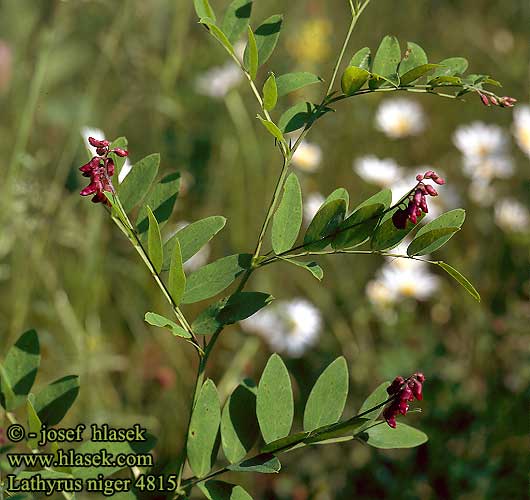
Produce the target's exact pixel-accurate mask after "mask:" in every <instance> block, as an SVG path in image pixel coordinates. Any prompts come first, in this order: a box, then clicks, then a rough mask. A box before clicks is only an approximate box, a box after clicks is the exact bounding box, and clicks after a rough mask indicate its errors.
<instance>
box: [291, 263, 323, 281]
mask: <svg viewBox="0 0 530 500" xmlns="http://www.w3.org/2000/svg"><path fill="white" fill-rule="evenodd" d="M282 260H283V261H284V262H289V263H290V264H294V265H295V266H298V267H301V268H303V269H305V270H307V271H309V272H310V273H311V274H312V275H313V276H314V277H315V278H316V279H317V280H318V281H322V278H323V277H324V271H323V270H322V268H321V267H320V266H319V265H318V264H317V263H316V262H302V261H300V260H295V259H285V258H283V259H282Z"/></svg>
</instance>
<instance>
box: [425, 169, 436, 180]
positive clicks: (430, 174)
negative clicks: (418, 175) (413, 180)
mask: <svg viewBox="0 0 530 500" xmlns="http://www.w3.org/2000/svg"><path fill="white" fill-rule="evenodd" d="M433 175H435V172H434V170H427V172H425V173H424V174H423V176H424V177H425V178H426V179H430V178H431V177H432V176H433Z"/></svg>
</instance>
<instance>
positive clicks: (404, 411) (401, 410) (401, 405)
mask: <svg viewBox="0 0 530 500" xmlns="http://www.w3.org/2000/svg"><path fill="white" fill-rule="evenodd" d="M398 409H399V413H401V415H406V414H407V411H409V405H408V403H407V402H406V401H400V402H399V404H398Z"/></svg>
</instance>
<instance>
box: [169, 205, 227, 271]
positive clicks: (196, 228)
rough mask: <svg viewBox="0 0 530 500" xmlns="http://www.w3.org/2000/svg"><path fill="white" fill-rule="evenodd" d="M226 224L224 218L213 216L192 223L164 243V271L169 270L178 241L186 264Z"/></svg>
mask: <svg viewBox="0 0 530 500" xmlns="http://www.w3.org/2000/svg"><path fill="white" fill-rule="evenodd" d="M225 224H226V219H225V218H224V217H221V216H219V215H213V216H210V217H206V218H205V219H200V220H198V221H195V222H192V223H191V224H188V225H187V226H186V227H184V228H182V229H180V230H179V231H177V232H176V233H175V234H174V235H173V236H171V238H169V239H168V240H167V241H166V242H165V243H164V265H163V267H162V269H163V270H167V269H169V263H170V260H171V256H172V255H173V249H174V248H175V242H176V241H177V240H178V241H179V243H180V252H181V254H182V262H186V261H187V260H189V259H191V257H193V256H194V255H195V254H196V253H197V252H198V251H199V250H200V249H201V248H202V247H203V246H204V245H206V243H208V242H209V241H210V240H211V239H212V238H213V237H214V236H215V235H216V234H217V233H218V232H219V231H220V230H221V229H223V227H224V226H225Z"/></svg>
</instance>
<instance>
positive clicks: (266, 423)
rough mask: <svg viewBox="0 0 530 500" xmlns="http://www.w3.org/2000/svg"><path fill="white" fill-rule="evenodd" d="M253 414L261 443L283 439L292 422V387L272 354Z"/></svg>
mask: <svg viewBox="0 0 530 500" xmlns="http://www.w3.org/2000/svg"><path fill="white" fill-rule="evenodd" d="M256 414H257V416H258V422H259V427H260V429H261V434H262V435H263V439H264V440H265V443H270V442H272V441H276V440H277V439H281V438H284V437H285V436H287V435H288V434H289V431H290V430H291V426H292V424H293V416H294V403H293V390H292V388H291V379H290V377H289V372H288V371H287V368H286V367H285V364H284V362H283V361H282V359H281V358H280V357H279V356H278V355H277V354H273V355H272V356H271V357H270V358H269V361H268V362H267V365H266V366H265V369H264V370H263V374H262V375H261V379H260V381H259V385H258V394H257V400H256Z"/></svg>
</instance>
